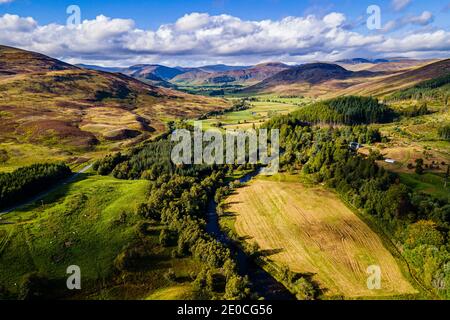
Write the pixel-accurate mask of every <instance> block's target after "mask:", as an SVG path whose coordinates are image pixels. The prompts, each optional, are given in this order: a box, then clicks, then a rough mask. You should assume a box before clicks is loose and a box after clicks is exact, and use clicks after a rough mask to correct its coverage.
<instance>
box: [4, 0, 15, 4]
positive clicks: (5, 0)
mask: <svg viewBox="0 0 450 320" xmlns="http://www.w3.org/2000/svg"><path fill="white" fill-rule="evenodd" d="M13 1H15V0H0V4H3V3H10V2H13Z"/></svg>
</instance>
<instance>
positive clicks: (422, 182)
mask: <svg viewBox="0 0 450 320" xmlns="http://www.w3.org/2000/svg"><path fill="white" fill-rule="evenodd" d="M400 179H401V182H402V183H404V184H406V185H407V186H409V187H411V188H412V189H414V190H415V191H420V192H425V193H428V194H431V195H434V196H436V197H438V198H442V199H447V201H450V184H448V185H447V187H445V179H444V178H443V177H441V176H439V175H436V174H432V173H425V174H422V175H419V174H416V173H400Z"/></svg>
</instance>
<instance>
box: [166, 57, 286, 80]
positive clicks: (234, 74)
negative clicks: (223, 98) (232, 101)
mask: <svg viewBox="0 0 450 320" xmlns="http://www.w3.org/2000/svg"><path fill="white" fill-rule="evenodd" d="M289 68H290V67H289V66H288V65H285V64H283V63H278V62H271V63H262V64H258V65H256V66H253V67H249V68H244V69H238V70H229V71H224V72H211V71H208V70H210V69H208V68H199V69H195V70H192V71H190V72H187V73H184V74H181V75H179V76H177V77H175V78H173V79H172V80H171V82H173V83H183V84H188V85H217V84H242V85H251V84H256V83H258V82H260V81H263V80H265V79H267V78H269V77H271V76H273V75H275V74H277V73H279V72H281V71H283V70H286V69H289Z"/></svg>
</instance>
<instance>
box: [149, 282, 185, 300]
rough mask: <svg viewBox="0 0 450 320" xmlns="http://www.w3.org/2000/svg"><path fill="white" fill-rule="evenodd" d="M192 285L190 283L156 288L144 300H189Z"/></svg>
mask: <svg viewBox="0 0 450 320" xmlns="http://www.w3.org/2000/svg"><path fill="white" fill-rule="evenodd" d="M192 296H193V295H192V287H191V286H190V285H177V286H173V287H168V288H164V289H160V290H157V291H156V292H154V293H153V294H151V295H150V296H148V297H147V299H146V300H159V301H162V300H164V301H165V300H167V301H168V300H190V299H192Z"/></svg>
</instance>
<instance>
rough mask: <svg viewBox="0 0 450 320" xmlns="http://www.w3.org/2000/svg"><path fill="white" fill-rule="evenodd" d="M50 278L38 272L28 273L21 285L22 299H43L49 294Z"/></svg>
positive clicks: (20, 297) (20, 296) (20, 293)
mask: <svg viewBox="0 0 450 320" xmlns="http://www.w3.org/2000/svg"><path fill="white" fill-rule="evenodd" d="M49 291H50V286H49V281H48V279H47V278H46V277H45V276H43V275H41V274H39V273H38V272H32V273H28V274H26V275H24V276H23V278H22V281H21V283H20V287H19V299H20V300H42V299H45V297H46V296H47V295H48V294H49Z"/></svg>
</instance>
